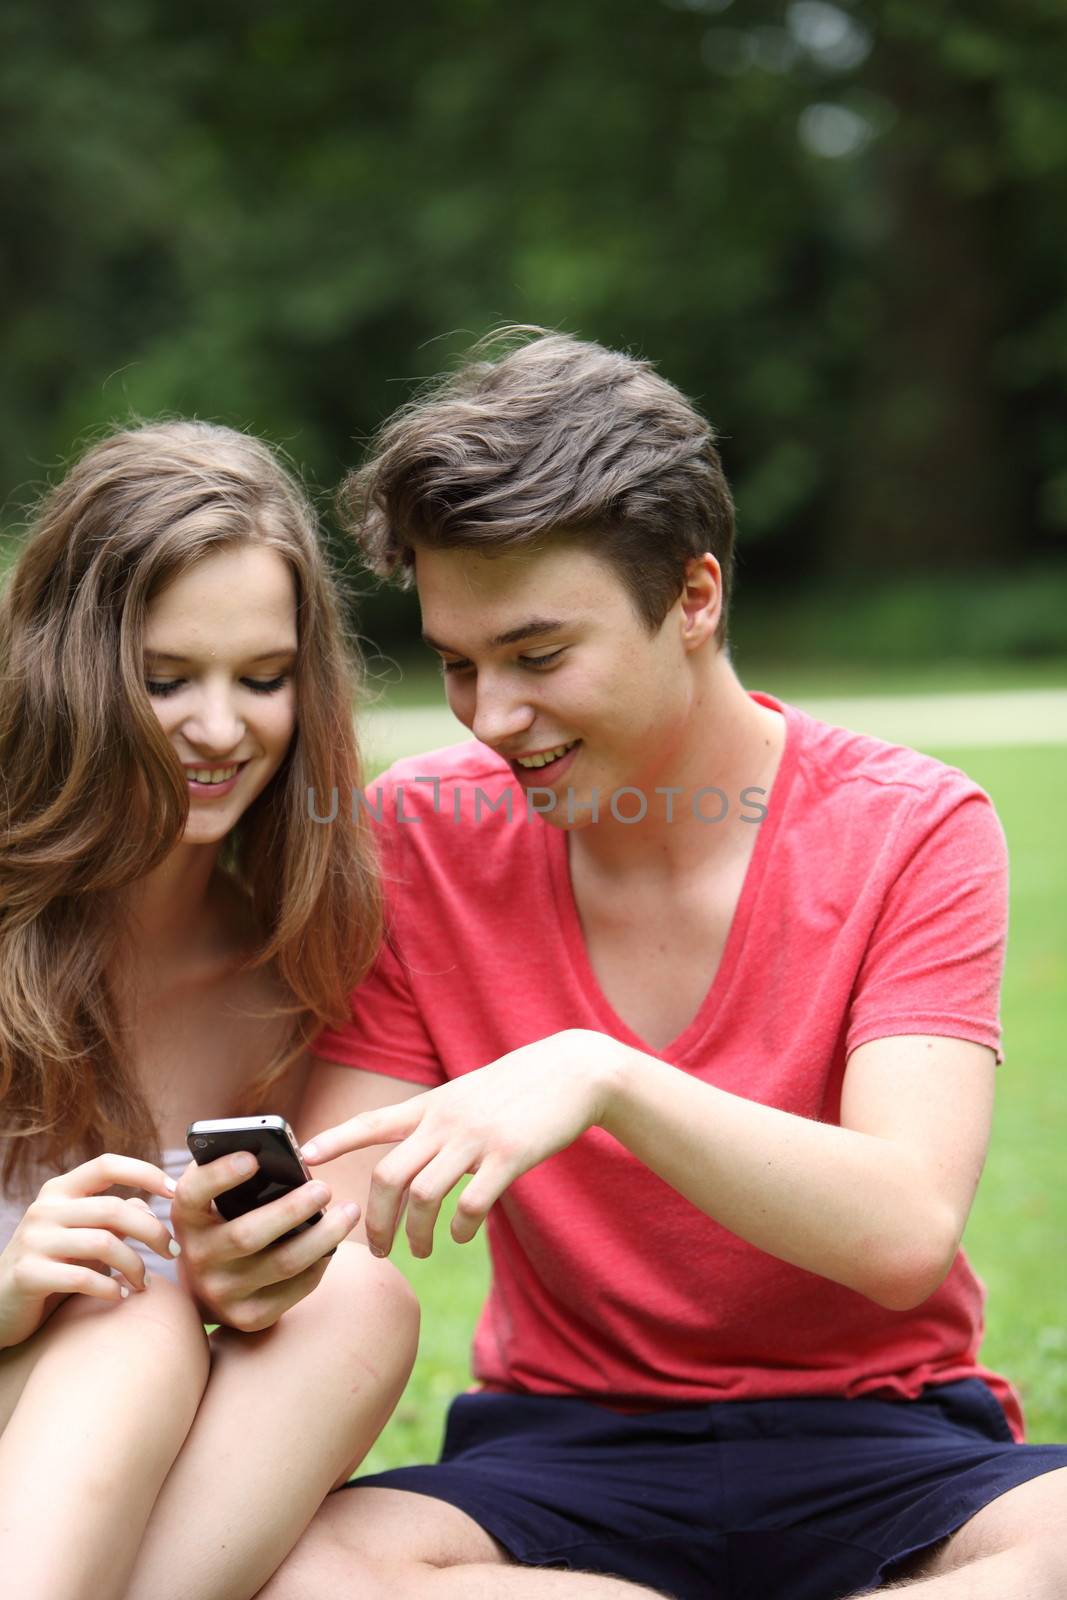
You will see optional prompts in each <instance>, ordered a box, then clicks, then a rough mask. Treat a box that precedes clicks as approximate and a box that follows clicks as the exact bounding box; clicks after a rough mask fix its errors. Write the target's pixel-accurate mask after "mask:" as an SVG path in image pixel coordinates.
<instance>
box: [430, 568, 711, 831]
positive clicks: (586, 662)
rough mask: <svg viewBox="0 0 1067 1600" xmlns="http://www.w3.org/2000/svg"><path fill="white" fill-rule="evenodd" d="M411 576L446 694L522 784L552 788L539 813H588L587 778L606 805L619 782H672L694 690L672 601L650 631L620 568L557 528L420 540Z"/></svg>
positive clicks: (577, 818)
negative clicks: (517, 538)
mask: <svg viewBox="0 0 1067 1600" xmlns="http://www.w3.org/2000/svg"><path fill="white" fill-rule="evenodd" d="M415 576H416V580H417V582H418V589H419V600H420V603H421V607H422V623H423V637H424V638H425V640H426V642H427V644H429V645H430V646H431V648H432V649H434V650H436V651H437V652H438V654H439V656H440V658H441V662H442V667H443V672H444V681H445V690H446V693H447V696H448V703H449V705H450V706H451V708H452V710H453V712H454V714H455V715H456V716H457V717H458V718H459V720H460V722H462V723H463V724H464V726H465V727H468V728H469V729H470V730H471V732H472V733H473V734H474V736H475V738H476V739H479V740H481V742H482V743H483V744H486V745H488V746H489V747H490V748H491V749H492V750H495V751H496V752H497V754H498V755H501V756H503V757H504V759H505V760H507V761H508V763H509V765H510V766H511V770H512V772H513V773H514V775H515V777H516V779H517V780H518V781H519V783H521V784H522V785H523V786H524V787H525V788H533V787H537V788H542V789H551V790H553V792H554V793H555V795H556V802H557V803H556V808H555V809H554V810H553V811H551V812H547V813H546V820H547V821H549V822H552V823H553V824H554V825H555V826H557V827H568V826H579V827H580V826H582V825H583V824H584V823H586V822H588V821H589V820H590V815H589V809H588V808H589V806H590V803H591V795H592V791H593V790H594V789H595V790H596V791H597V794H598V796H599V803H600V806H601V808H602V809H603V808H605V807H606V806H607V804H608V801H609V798H610V796H611V795H612V793H614V791H615V790H617V789H620V788H623V787H633V788H639V789H642V790H643V791H644V792H645V793H646V794H647V795H648V797H649V798H651V795H652V792H653V791H654V789H655V787H656V785H657V784H670V783H671V781H672V771H671V769H672V767H677V765H678V759H677V758H678V756H679V754H680V752H681V747H682V745H683V743H684V738H685V730H686V717H687V713H688V712H689V711H690V710H691V707H692V697H693V675H692V671H691V666H692V656H691V653H690V652H689V651H687V650H686V649H685V648H684V646H683V643H682V637H681V605H680V603H676V604H675V605H674V606H673V607H672V608H671V610H670V611H669V612H668V614H667V617H666V619H665V620H664V622H663V624H662V625H661V627H660V628H659V629H658V630H657V632H656V633H655V634H652V635H650V634H649V633H648V630H647V629H646V627H645V625H644V623H643V622H642V621H641V619H640V618H639V617H638V616H637V613H636V611H635V610H634V607H633V603H632V601H631V599H630V597H629V595H628V593H627V591H626V589H625V588H624V587H623V584H622V581H621V579H620V578H619V577H618V575H617V574H616V572H615V570H614V569H613V568H612V567H610V566H608V565H607V564H606V563H605V562H604V561H603V560H601V559H600V558H599V557H598V556H596V555H594V554H593V553H592V552H591V551H589V550H588V549H586V548H585V547H583V546H582V545H579V544H575V543H574V542H572V541H563V540H557V541H555V542H553V543H551V544H549V545H548V546H546V547H545V548H543V549H542V550H540V551H538V552H536V553H532V554H531V553H527V552H521V553H514V554H509V555H504V556H494V557H486V556H482V555H479V554H478V553H476V552H474V551H471V550H429V549H419V550H418V551H417V552H416V557H415ZM546 756H548V757H549V758H550V759H548V760H547V762H546V761H545V757H546ZM531 761H532V762H533V763H534V764H532V765H531V764H530V763H531ZM568 790H570V791H572V793H573V800H572V802H571V804H570V806H569V807H568V805H567V804H566V798H567V792H568ZM633 804H634V805H636V802H633ZM568 810H569V812H570V816H568Z"/></svg>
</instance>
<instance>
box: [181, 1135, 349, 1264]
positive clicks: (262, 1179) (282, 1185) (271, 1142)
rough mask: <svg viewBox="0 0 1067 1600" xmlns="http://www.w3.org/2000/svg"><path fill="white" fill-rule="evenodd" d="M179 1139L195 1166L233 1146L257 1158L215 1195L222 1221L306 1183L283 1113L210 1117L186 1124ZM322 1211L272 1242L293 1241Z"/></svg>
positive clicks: (304, 1169) (305, 1171) (225, 1153)
mask: <svg viewBox="0 0 1067 1600" xmlns="http://www.w3.org/2000/svg"><path fill="white" fill-rule="evenodd" d="M185 1140H186V1143H187V1144H188V1146H189V1149H190V1152H191V1153H192V1157H193V1160H194V1161H195V1162H196V1163H197V1165H198V1166H201V1167H203V1166H206V1165H207V1163H208V1162H209V1161H217V1160H218V1158H219V1156H228V1155H232V1154H233V1152H234V1151H235V1150H250V1151H251V1152H252V1154H253V1155H254V1156H255V1158H256V1160H257V1161H258V1162H259V1166H258V1167H257V1168H256V1170H255V1172H253V1174H252V1176H251V1177H250V1178H246V1179H245V1181H244V1183H239V1184H237V1185H236V1187H234V1188H233V1189H227V1190H226V1191H225V1193H224V1194H217V1195H216V1196H215V1205H216V1207H217V1208H218V1211H219V1214H220V1216H223V1217H225V1218H226V1220H227V1222H232V1221H233V1219H234V1217H243V1216H244V1214H245V1212H246V1211H254V1210H255V1209H256V1207H257V1206H265V1205H266V1204H267V1202H268V1201H270V1200H277V1199H278V1198H279V1196H280V1195H283V1194H290V1193H291V1192H292V1190H293V1189H299V1188H301V1187H302V1186H303V1185H304V1184H305V1183H310V1181H311V1173H310V1172H309V1171H308V1169H307V1167H306V1166H305V1164H304V1158H303V1156H302V1155H301V1154H300V1149H299V1147H298V1145H297V1142H296V1139H295V1137H294V1135H293V1130H292V1128H290V1126H289V1124H288V1123H287V1122H286V1120H285V1118H284V1117H216V1118H215V1119H214V1120H212V1121H207V1122H192V1123H190V1124H189V1130H188V1132H187V1133H186V1135H185ZM323 1215H324V1213H323V1212H321V1211H316V1212H315V1214H314V1216H311V1217H308V1218H307V1219H306V1221H304V1222H300V1223H298V1224H297V1226H296V1227H295V1228H290V1230H289V1232H288V1233H283V1234H282V1235H281V1236H280V1237H279V1238H277V1239H276V1240H275V1241H274V1242H275V1244H281V1243H282V1241H283V1240H284V1239H294V1238H295V1237H296V1235H297V1234H298V1233H303V1232H304V1230H305V1229H306V1228H313V1227H314V1226H315V1224H316V1222H321V1220H322V1218H323ZM332 1253H333V1252H332V1251H331V1254H332Z"/></svg>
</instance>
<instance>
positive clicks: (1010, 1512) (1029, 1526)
mask: <svg viewBox="0 0 1067 1600" xmlns="http://www.w3.org/2000/svg"><path fill="white" fill-rule="evenodd" d="M1065 1528H1067V1467H1061V1468H1059V1469H1057V1470H1056V1471H1053V1472H1046V1473H1043V1474H1042V1475H1041V1476H1040V1477H1037V1478H1031V1479H1030V1480H1029V1482H1027V1483H1020V1484H1018V1485H1017V1487H1016V1488H1014V1489H1009V1490H1008V1491H1007V1492H1006V1493H1005V1494H1002V1495H999V1496H998V1497H997V1498H996V1499H995V1500H991V1501H990V1502H989V1504H988V1505H987V1506H983V1507H982V1509H981V1511H978V1512H976V1513H975V1515H974V1516H973V1517H971V1518H970V1520H969V1521H968V1522H965V1523H964V1525H963V1527H962V1528H959V1529H957V1531H956V1532H955V1533H954V1534H952V1535H951V1536H950V1537H949V1538H948V1539H946V1540H944V1541H943V1543H941V1544H940V1545H938V1546H937V1548H936V1549H935V1550H934V1552H933V1553H932V1554H931V1555H928V1556H926V1557H924V1558H923V1559H922V1560H921V1561H920V1562H919V1563H918V1564H917V1568H916V1571H915V1573H914V1574H913V1575H912V1576H910V1577H908V1578H905V1579H904V1580H903V1581H902V1582H899V1583H888V1584H885V1585H884V1586H883V1588H882V1589H880V1590H879V1591H878V1592H879V1593H880V1594H881V1593H900V1594H906V1595H908V1596H914V1600H926V1597H927V1596H929V1600H1063V1596H1064V1595H1067V1534H1065V1532H1064V1530H1065Z"/></svg>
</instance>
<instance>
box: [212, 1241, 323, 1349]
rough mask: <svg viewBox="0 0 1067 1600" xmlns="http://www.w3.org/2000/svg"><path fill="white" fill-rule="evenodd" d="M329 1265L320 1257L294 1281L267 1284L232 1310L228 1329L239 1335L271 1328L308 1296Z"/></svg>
mask: <svg viewBox="0 0 1067 1600" xmlns="http://www.w3.org/2000/svg"><path fill="white" fill-rule="evenodd" d="M329 1264H330V1257H329V1256H324V1257H322V1258H320V1259H319V1260H318V1261H316V1262H314V1263H313V1264H312V1265H311V1266H310V1267H307V1268H306V1269H305V1270H304V1271H303V1272H301V1273H300V1274H299V1275H298V1276H297V1277H295V1278H287V1279H286V1280H285V1281H284V1282H282V1283H271V1284H270V1285H268V1286H267V1287H265V1288H263V1289H262V1290H260V1291H259V1292H258V1293H255V1294H251V1295H248V1296H246V1297H245V1298H244V1299H242V1300H240V1301H239V1302H237V1304H236V1305H235V1306H234V1307H233V1310H232V1313H231V1315H230V1317H229V1319H228V1326H229V1327H231V1328H236V1329H238V1331H239V1332H241V1333H259V1332H261V1331H262V1330H263V1329H264V1328H271V1327H273V1326H274V1324H275V1323H276V1322H277V1321H278V1318H279V1317H281V1316H283V1315H284V1314H285V1312H286V1311H290V1310H291V1309H292V1307H293V1306H295V1305H298V1304H299V1302H300V1301H301V1300H303V1298H304V1297H305V1295H309V1294H310V1293H311V1291H312V1289H314V1288H315V1287H316V1286H317V1284H318V1283H319V1280H320V1279H321V1278H322V1276H323V1274H324V1273H325V1271H326V1269H327V1267H328V1266H329Z"/></svg>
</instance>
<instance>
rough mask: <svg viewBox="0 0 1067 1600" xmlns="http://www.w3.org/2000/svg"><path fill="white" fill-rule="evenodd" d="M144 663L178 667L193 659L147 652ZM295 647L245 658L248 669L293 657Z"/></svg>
mask: <svg viewBox="0 0 1067 1600" xmlns="http://www.w3.org/2000/svg"><path fill="white" fill-rule="evenodd" d="M143 653H144V658H145V660H146V661H173V662H175V663H176V664H177V665H179V666H184V664H185V663H186V662H187V661H192V660H194V659H195V657H193V656H180V655H175V653H174V652H173V650H148V649H146V650H145V651H144V652H143ZM295 655H296V646H295V645H291V644H283V645H279V646H278V648H277V649H276V650H264V651H262V652H261V653H260V654H259V655H258V656H249V657H248V658H247V660H248V665H249V666H250V667H257V666H258V665H259V663H260V662H261V661H278V660H279V659H281V658H282V657H284V656H295Z"/></svg>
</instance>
